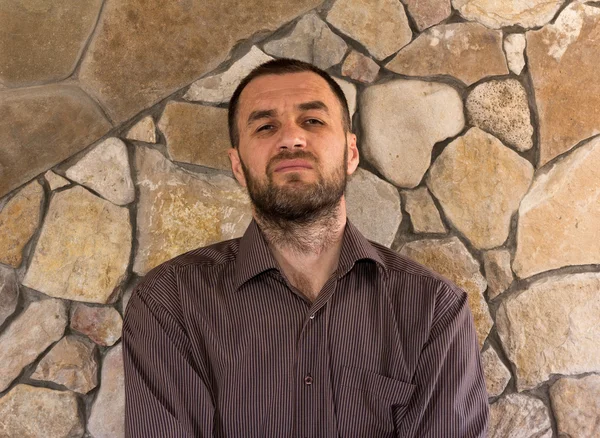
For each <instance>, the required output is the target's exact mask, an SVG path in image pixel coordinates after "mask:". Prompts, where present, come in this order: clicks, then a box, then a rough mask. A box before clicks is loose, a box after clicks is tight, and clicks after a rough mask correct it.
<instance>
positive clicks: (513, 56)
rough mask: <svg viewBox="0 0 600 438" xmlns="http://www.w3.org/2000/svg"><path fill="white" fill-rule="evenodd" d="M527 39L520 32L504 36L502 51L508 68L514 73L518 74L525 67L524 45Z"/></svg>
mask: <svg viewBox="0 0 600 438" xmlns="http://www.w3.org/2000/svg"><path fill="white" fill-rule="evenodd" d="M526 46H527V40H526V39H525V35H524V34H522V33H511V34H508V35H507V36H506V38H504V52H506V61H508V68H509V69H510V71H511V72H513V73H514V74H516V75H520V74H521V72H522V71H523V67H525V54H524V52H525V47H526Z"/></svg>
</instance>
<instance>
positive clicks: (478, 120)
mask: <svg viewBox="0 0 600 438" xmlns="http://www.w3.org/2000/svg"><path fill="white" fill-rule="evenodd" d="M465 106H466V107H467V118H468V119H469V122H470V123H471V124H472V125H474V126H477V127H478V128H480V129H483V130H484V131H486V132H489V133H490V134H492V135H494V136H495V137H497V138H498V139H500V140H501V141H502V142H503V143H504V144H506V145H508V146H511V147H513V148H514V149H517V150H518V151H526V150H528V149H531V147H532V146H533V126H531V114H530V112H529V103H528V101H527V92H526V91H525V88H524V87H523V85H521V83H520V82H519V81H517V80H516V79H506V80H494V81H489V82H484V83H483V84H480V85H478V86H476V87H475V88H474V89H473V91H471V93H469V96H468V97H467V100H466V103H465Z"/></svg>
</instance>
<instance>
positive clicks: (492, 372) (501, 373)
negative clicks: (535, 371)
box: [481, 347, 510, 397]
mask: <svg viewBox="0 0 600 438" xmlns="http://www.w3.org/2000/svg"><path fill="white" fill-rule="evenodd" d="M481 365H482V366H483V374H484V375H485V386H486V388H487V392H488V395H489V396H490V397H497V396H499V395H500V394H502V392H503V391H504V388H506V385H507V384H508V382H509V381H510V371H508V368H506V366H504V364H503V363H502V361H501V360H500V358H499V357H498V353H496V350H494V349H493V348H492V347H489V348H488V349H487V350H485V351H484V352H483V353H481Z"/></svg>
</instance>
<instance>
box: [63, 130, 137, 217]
mask: <svg viewBox="0 0 600 438" xmlns="http://www.w3.org/2000/svg"><path fill="white" fill-rule="evenodd" d="M66 175H67V178H70V179H72V180H74V181H76V182H78V183H80V184H83V185H84V186H87V187H89V188H90V189H92V190H94V191H96V192H98V193H99V194H100V196H102V197H104V198H105V199H107V200H109V201H110V202H112V203H113V204H117V205H125V204H129V203H130V202H132V201H133V200H134V199H135V190H134V188H133V181H132V179H131V170H130V169H129V158H128V157H127V146H125V143H123V142H122V141H121V140H119V139H118V138H115V137H111V138H107V139H106V140H104V141H103V142H102V143H100V144H99V145H97V146H95V147H94V148H93V149H92V150H91V151H89V152H88V153H87V154H86V155H85V156H84V157H83V158H82V159H81V160H79V161H78V162H77V164H75V165H74V166H72V167H70V168H69V169H68V170H67V173H66Z"/></svg>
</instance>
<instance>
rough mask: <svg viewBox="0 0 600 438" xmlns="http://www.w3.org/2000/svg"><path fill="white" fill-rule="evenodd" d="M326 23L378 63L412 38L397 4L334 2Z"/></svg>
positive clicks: (386, 0)
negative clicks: (363, 49) (367, 52)
mask: <svg viewBox="0 0 600 438" xmlns="http://www.w3.org/2000/svg"><path fill="white" fill-rule="evenodd" d="M327 21H328V22H329V23H330V24H331V25H333V26H335V27H336V28H338V29H339V30H340V31H341V32H342V33H344V34H346V35H348V36H349V37H350V38H352V39H354V40H356V41H358V42H359V43H361V44H362V45H363V46H365V47H366V48H367V50H368V51H369V53H371V54H372V55H373V56H374V57H375V58H376V59H378V60H382V59H384V58H387V57H388V56H390V55H392V54H393V53H395V52H397V51H398V50H400V49H401V48H402V47H404V46H405V45H406V44H408V43H409V42H410V40H411V38H412V31H411V30H410V26H409V24H408V18H407V17H406V13H405V12H404V7H403V6H402V3H400V2H399V1H396V0H372V1H369V2H364V1H361V0H337V1H336V2H335V3H334V4H333V7H332V8H331V9H330V10H329V13H328V14H327Z"/></svg>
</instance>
